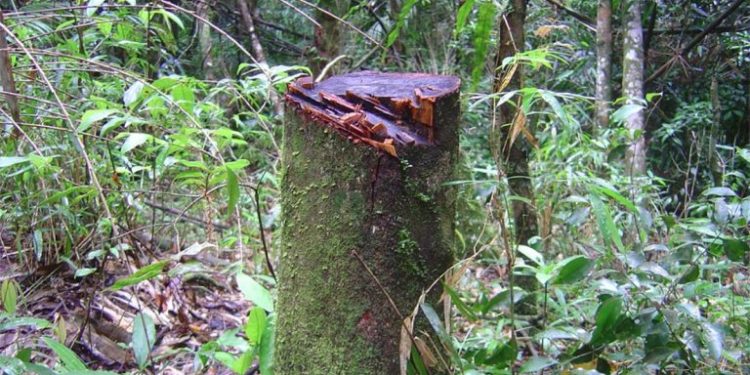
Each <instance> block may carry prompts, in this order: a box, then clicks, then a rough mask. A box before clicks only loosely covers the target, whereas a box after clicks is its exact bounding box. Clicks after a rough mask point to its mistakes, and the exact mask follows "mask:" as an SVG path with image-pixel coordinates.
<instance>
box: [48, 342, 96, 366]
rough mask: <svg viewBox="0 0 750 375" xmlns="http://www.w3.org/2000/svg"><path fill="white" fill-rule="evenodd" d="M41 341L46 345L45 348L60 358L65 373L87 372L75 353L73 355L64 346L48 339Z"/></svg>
mask: <svg viewBox="0 0 750 375" xmlns="http://www.w3.org/2000/svg"><path fill="white" fill-rule="evenodd" d="M42 340H44V343H45V344H47V347H49V348H50V349H52V351H53V352H55V354H57V356H58V357H60V362H62V365H63V367H64V368H65V370H66V371H68V372H77V371H86V370H88V369H87V368H86V365H85V364H84V363H83V361H81V359H80V358H78V356H77V355H76V353H73V351H72V350H70V349H68V348H67V347H66V346H65V345H63V344H61V343H59V342H57V341H56V340H54V339H52V338H50V337H43V338H42Z"/></svg>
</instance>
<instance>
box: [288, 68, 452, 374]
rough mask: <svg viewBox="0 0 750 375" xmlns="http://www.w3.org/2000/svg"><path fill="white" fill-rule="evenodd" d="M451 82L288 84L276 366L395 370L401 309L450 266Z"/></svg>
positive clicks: (294, 370) (302, 370)
mask: <svg viewBox="0 0 750 375" xmlns="http://www.w3.org/2000/svg"><path fill="white" fill-rule="evenodd" d="M459 85H460V82H459V80H458V79H457V78H455V77H449V76H437V75H426V74H398V73H372V72H360V73H352V74H348V75H344V76H337V77H332V78H330V79H328V80H325V81H323V82H321V83H317V84H313V82H312V80H311V79H310V78H309V77H306V78H301V79H299V80H297V81H296V82H294V83H292V84H290V85H289V90H288V94H287V96H286V101H287V105H288V109H287V111H286V124H285V132H284V148H283V152H282V165H283V170H284V175H283V176H284V177H283V180H282V184H281V186H282V207H283V212H282V217H283V225H282V234H281V242H282V249H281V261H280V268H279V271H280V275H279V290H278V310H277V311H278V314H279V315H278V325H277V331H276V337H277V339H276V348H275V353H276V361H275V363H276V371H277V373H279V374H341V373H347V374H398V373H399V372H400V365H399V363H400V361H399V343H400V335H401V329H402V317H404V316H408V315H409V314H410V313H411V311H412V310H413V309H414V307H415V306H416V304H417V302H418V300H419V297H420V295H421V293H422V292H423V291H424V290H426V289H427V288H428V287H429V286H430V285H431V284H432V283H433V281H435V280H437V279H438V278H440V277H441V275H442V274H443V272H444V271H446V270H447V269H448V268H449V267H450V266H451V265H452V264H453V261H454V254H453V250H452V249H453V242H454V214H455V201H456V195H455V194H456V192H455V190H454V188H453V187H450V186H446V185H445V183H446V182H448V181H450V180H451V179H452V178H453V170H454V167H455V165H456V163H457V160H458V123H459V100H458V99H459V94H458V90H459ZM358 258H361V259H362V263H361V262H360V261H359V259H358ZM365 265H366V267H365ZM368 270H372V273H373V274H372V275H371V274H370V273H369V271H368ZM381 285H382V287H381ZM386 292H387V295H386ZM439 294H440V291H439V290H432V291H431V292H430V293H429V294H428V296H427V301H428V302H431V303H436V302H437V298H438V297H439ZM390 300H392V301H393V302H394V304H395V307H394V306H393V305H391V303H390ZM396 308H397V309H398V311H395V309H396Z"/></svg>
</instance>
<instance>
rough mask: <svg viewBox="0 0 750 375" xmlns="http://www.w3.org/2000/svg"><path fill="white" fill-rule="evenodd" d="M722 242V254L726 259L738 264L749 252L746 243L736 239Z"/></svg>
mask: <svg viewBox="0 0 750 375" xmlns="http://www.w3.org/2000/svg"><path fill="white" fill-rule="evenodd" d="M723 242H724V254H727V258H729V259H730V260H732V261H734V262H739V261H741V260H742V258H743V257H744V256H745V253H747V252H748V250H750V246H748V244H747V242H745V241H742V240H738V239H734V238H733V239H726V240H723Z"/></svg>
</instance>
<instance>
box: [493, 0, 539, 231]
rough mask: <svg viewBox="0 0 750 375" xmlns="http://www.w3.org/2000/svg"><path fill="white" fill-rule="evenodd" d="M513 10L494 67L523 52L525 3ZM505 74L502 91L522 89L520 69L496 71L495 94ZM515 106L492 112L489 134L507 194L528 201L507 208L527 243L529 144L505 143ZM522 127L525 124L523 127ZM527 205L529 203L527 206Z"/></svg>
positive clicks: (531, 215)
mask: <svg viewBox="0 0 750 375" xmlns="http://www.w3.org/2000/svg"><path fill="white" fill-rule="evenodd" d="M512 6H513V9H512V10H511V12H510V13H508V14H507V15H506V16H505V17H504V19H503V20H502V21H501V24H500V46H499V48H498V51H497V55H496V56H495V62H496V66H498V67H499V66H501V64H502V61H503V60H504V59H505V58H507V57H511V56H513V55H515V54H516V53H517V52H521V51H523V49H524V30H523V27H524V22H525V19H526V0H513V2H512ZM507 74H513V76H512V78H511V80H510V83H508V85H507V86H506V88H505V90H506V91H507V90H515V89H519V88H521V87H522V86H523V67H522V66H520V65H519V66H518V67H517V68H515V71H513V69H506V70H505V71H504V70H498V71H497V74H496V76H495V88H494V89H495V91H498V90H500V88H501V85H502V84H503V81H504V80H505V79H506V75H507ZM516 108H517V107H516V106H514V105H513V104H511V103H505V104H503V105H501V106H500V108H499V110H498V111H497V112H496V113H495V121H494V122H495V124H494V128H495V130H496V131H495V132H494V133H495V134H493V138H494V139H495V141H493V143H494V146H493V148H494V151H493V154H494V156H495V159H496V160H495V161H496V163H497V165H498V166H499V167H500V168H502V171H501V172H502V173H504V174H505V176H506V177H507V179H508V188H509V189H510V194H511V195H517V196H520V197H523V198H526V200H528V202H524V201H521V200H518V199H516V200H514V201H513V202H512V203H511V205H512V207H511V211H512V214H513V223H514V227H515V233H516V241H517V242H518V243H519V244H524V245H525V244H527V243H528V241H529V239H531V238H532V237H534V236H536V235H538V234H539V226H538V223H537V214H536V207H535V205H534V188H533V185H532V183H531V177H530V176H529V146H530V145H529V144H528V143H527V142H526V141H525V140H524V139H523V137H518V139H516V140H515V142H513V143H512V144H511V143H510V142H508V138H509V130H510V128H511V126H512V122H513V121H514V119H515V117H516ZM523 126H525V124H524V125H523ZM529 202H530V203H529Z"/></svg>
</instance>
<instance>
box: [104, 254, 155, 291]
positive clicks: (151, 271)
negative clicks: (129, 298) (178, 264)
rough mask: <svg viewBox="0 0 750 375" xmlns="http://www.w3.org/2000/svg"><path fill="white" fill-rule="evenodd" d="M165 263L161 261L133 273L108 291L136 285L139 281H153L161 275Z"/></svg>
mask: <svg viewBox="0 0 750 375" xmlns="http://www.w3.org/2000/svg"><path fill="white" fill-rule="evenodd" d="M167 262H168V261H167V260H162V261H159V262H156V263H152V264H149V265H148V266H145V267H142V268H141V269H139V270H137V271H135V272H133V274H132V275H130V276H128V277H125V278H122V279H119V280H117V281H115V283H114V284H112V286H111V287H109V289H110V290H112V291H116V290H120V289H122V288H125V287H127V286H131V285H135V284H138V283H140V282H141V281H146V280H150V279H153V278H154V277H156V276H159V274H161V273H162V271H163V270H164V266H166V265H167Z"/></svg>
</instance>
